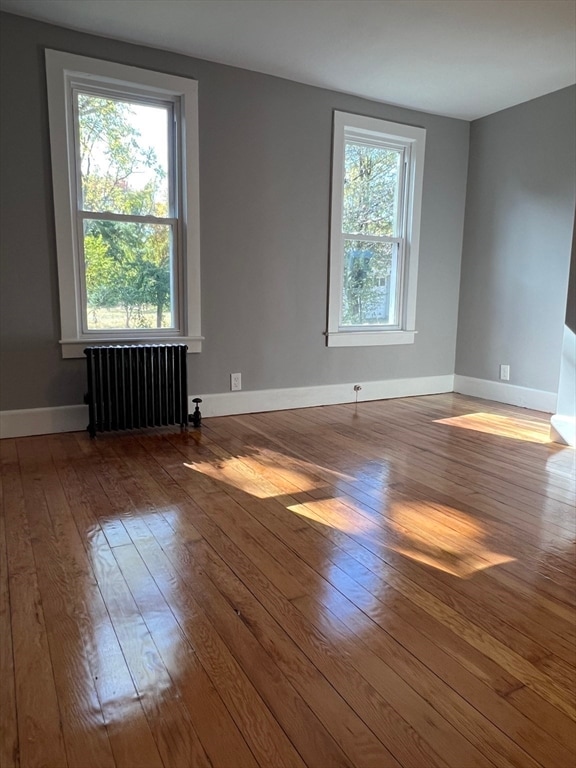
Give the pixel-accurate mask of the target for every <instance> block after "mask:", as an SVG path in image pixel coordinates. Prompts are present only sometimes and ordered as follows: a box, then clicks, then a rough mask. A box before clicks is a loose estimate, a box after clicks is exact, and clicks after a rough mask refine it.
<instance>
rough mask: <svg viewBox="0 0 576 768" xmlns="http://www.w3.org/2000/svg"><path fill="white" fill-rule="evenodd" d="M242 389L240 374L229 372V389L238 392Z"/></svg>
mask: <svg viewBox="0 0 576 768" xmlns="http://www.w3.org/2000/svg"><path fill="white" fill-rule="evenodd" d="M241 389H242V374H241V373H231V374H230V390H231V391H232V392H238V391H239V390H241Z"/></svg>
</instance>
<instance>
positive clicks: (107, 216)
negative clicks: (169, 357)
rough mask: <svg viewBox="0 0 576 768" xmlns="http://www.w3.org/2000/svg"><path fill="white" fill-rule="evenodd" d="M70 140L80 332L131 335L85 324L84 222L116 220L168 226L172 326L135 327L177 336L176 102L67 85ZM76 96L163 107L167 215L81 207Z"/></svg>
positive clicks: (153, 333)
mask: <svg viewBox="0 0 576 768" xmlns="http://www.w3.org/2000/svg"><path fill="white" fill-rule="evenodd" d="M70 92H71V102H72V118H73V121H74V126H73V132H72V136H73V141H74V160H75V170H74V174H73V178H74V182H75V187H76V189H75V193H74V199H75V200H76V238H77V249H76V253H77V259H78V264H77V270H78V281H77V282H78V285H77V290H78V302H79V308H80V319H81V332H82V334H83V335H84V336H86V337H90V336H98V337H104V338H105V337H106V336H109V335H113V336H117V335H118V336H120V337H122V336H133V335H134V333H135V329H134V328H114V329H107V330H103V329H94V328H89V324H88V291H87V287H86V258H85V252H84V237H85V233H84V222H85V221H86V220H90V219H91V220H96V221H117V222H126V223H141V224H158V225H164V226H168V227H170V248H171V251H170V308H171V316H172V324H171V326H170V327H168V328H139V329H138V335H139V336H142V337H157V336H162V335H171V336H172V335H174V334H175V333H177V334H180V333H181V329H182V326H183V318H182V310H181V307H182V303H183V302H182V288H181V286H182V284H183V275H182V274H181V273H182V248H181V238H180V236H179V235H180V232H181V222H180V220H179V218H178V216H177V211H178V210H180V209H181V206H180V205H179V190H180V187H181V185H180V184H179V183H178V182H179V173H178V169H179V165H178V163H177V157H178V156H179V155H180V153H179V152H178V150H177V146H178V142H177V137H176V128H177V124H178V120H177V119H176V114H177V109H178V102H177V101H173V100H166V99H156V98H154V97H152V96H148V95H142V94H139V93H137V92H134V91H133V90H131V89H130V88H120V89H119V88H109V87H106V86H102V87H101V86H100V85H99V86H91V85H84V84H83V85H81V86H79V85H77V84H75V83H71V84H70ZM80 94H87V95H90V96H94V97H95V98H104V99H110V100H116V101H122V102H125V103H128V104H142V105H151V106H159V107H163V108H165V109H166V110H167V113H166V117H167V121H168V127H167V133H166V136H167V142H168V147H167V155H168V185H167V186H168V213H169V215H168V216H166V217H161V216H152V215H138V214H124V213H114V212H112V211H107V210H102V211H100V210H96V211H95V210H86V209H85V208H84V206H83V183H82V159H81V154H80V149H81V147H80V118H79V109H78V100H79V99H78V97H79V95H80Z"/></svg>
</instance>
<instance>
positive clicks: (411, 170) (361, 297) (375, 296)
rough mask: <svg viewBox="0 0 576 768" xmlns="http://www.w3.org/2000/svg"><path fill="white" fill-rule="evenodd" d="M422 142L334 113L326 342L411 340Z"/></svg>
mask: <svg viewBox="0 0 576 768" xmlns="http://www.w3.org/2000/svg"><path fill="white" fill-rule="evenodd" d="M424 142H425V131H424V129H422V128H414V127H412V126H406V125H399V124H397V123H390V122H387V121H384V120H378V119H375V118H368V117H361V116H358V115H351V114H347V113H344V112H335V113H334V143H333V164H332V216H331V237H330V288H329V308H328V333H327V343H328V346H368V345H378V344H410V343H412V342H413V341H414V335H415V332H416V325H415V323H416V282H417V273H418V249H419V237H420V208H421V199H422V178H423V165H424Z"/></svg>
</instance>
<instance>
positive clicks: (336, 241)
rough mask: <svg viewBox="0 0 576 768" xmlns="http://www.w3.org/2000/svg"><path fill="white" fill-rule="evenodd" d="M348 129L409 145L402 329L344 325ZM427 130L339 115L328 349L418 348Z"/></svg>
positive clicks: (335, 144)
mask: <svg viewBox="0 0 576 768" xmlns="http://www.w3.org/2000/svg"><path fill="white" fill-rule="evenodd" d="M347 130H350V131H353V132H354V134H355V135H356V136H357V137H358V136H364V137H366V138H367V139H369V138H370V137H371V136H372V137H374V136H377V137H379V138H381V139H382V138H384V139H386V140H390V141H391V142H398V141H400V142H401V143H402V144H403V145H408V146H409V148H410V152H409V153H408V158H409V159H408V164H409V165H408V168H407V171H408V174H407V178H408V185H407V189H406V221H405V235H404V236H405V249H404V254H403V258H404V274H403V282H402V286H401V293H402V302H401V305H402V306H401V316H400V328H398V327H394V328H390V329H385V328H376V329H373V328H371V329H358V328H350V329H348V328H342V327H341V326H340V316H341V301H342V277H343V255H344V237H343V235H342V205H343V194H344V145H345V138H346V132H347ZM425 141H426V131H425V129H424V128H416V127H414V126H410V125H401V124H400V123H391V122H389V121H386V120H380V119H378V118H371V117H363V116H361V115H352V114H349V113H347V112H338V111H335V112H334V135H333V154H332V207H331V224H330V280H329V290H328V330H327V332H326V344H327V346H329V347H353V346H362V347H364V346H379V345H388V344H413V343H414V339H415V336H416V333H417V331H416V290H417V281H418V256H419V248H420V217H421V212H422V186H423V178H424V149H425Z"/></svg>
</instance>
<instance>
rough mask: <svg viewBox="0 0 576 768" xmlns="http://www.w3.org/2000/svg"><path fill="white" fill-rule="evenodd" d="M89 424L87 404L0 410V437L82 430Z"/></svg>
mask: <svg viewBox="0 0 576 768" xmlns="http://www.w3.org/2000/svg"><path fill="white" fill-rule="evenodd" d="M87 424H88V406H87V405H63V406H58V407H54V408H26V409H24V410H20V411H0V437H2V438H4V437H30V436H31V435H52V434H55V433H57V432H81V431H82V430H84V429H86V426H87Z"/></svg>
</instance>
